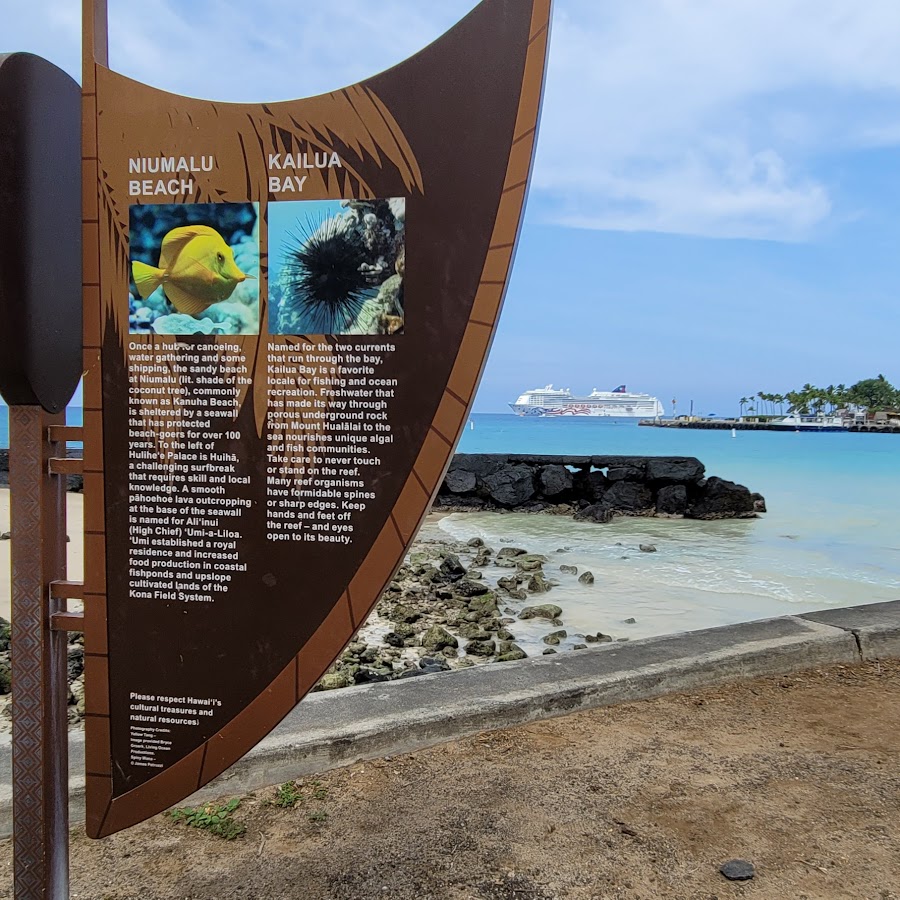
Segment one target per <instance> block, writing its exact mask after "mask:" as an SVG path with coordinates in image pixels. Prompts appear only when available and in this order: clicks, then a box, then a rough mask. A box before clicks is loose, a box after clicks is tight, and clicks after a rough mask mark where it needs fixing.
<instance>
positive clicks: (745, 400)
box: [741, 397, 750, 419]
mask: <svg viewBox="0 0 900 900" xmlns="http://www.w3.org/2000/svg"><path fill="white" fill-rule="evenodd" d="M749 402H750V398H749V397H741V418H742V419H743V418H744V407H745V406H746V405H747V404H748V403H749Z"/></svg>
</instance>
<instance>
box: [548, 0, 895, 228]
mask: <svg viewBox="0 0 900 900" xmlns="http://www.w3.org/2000/svg"><path fill="white" fill-rule="evenodd" d="M898 92H900V4H897V3H894V2H891V0H867V2H866V3H862V4H861V3H858V2H857V0H815V2H813V0H728V2H722V0H630V2H629V3H614V2H612V0H603V2H596V0H568V2H566V0H563V2H561V3H560V4H559V6H558V16H557V21H556V22H555V27H554V34H553V45H552V52H551V66H550V71H549V76H548V83H547V97H546V100H545V104H544V120H543V125H542V131H541V146H540V151H539V155H538V164H537V170H536V177H535V183H536V186H537V188H538V189H539V190H538V192H537V197H538V198H539V203H538V207H537V208H538V212H539V215H540V216H541V217H542V218H544V219H545V220H547V221H550V222H555V223H559V224H565V225H570V226H576V227H584V228H600V229H617V230H628V231H635V230H652V231H664V232H674V233H681V234H694V235H707V236H713V237H748V238H765V239H775V240H800V239H804V238H805V237H808V236H809V235H810V234H811V233H813V231H814V229H815V228H816V226H817V225H818V224H820V223H821V222H823V221H824V220H825V219H826V218H827V217H828V216H829V214H830V212H831V210H832V206H833V201H832V199H831V198H830V192H829V189H828V185H827V184H826V183H825V181H824V180H823V178H822V176H818V177H817V175H816V171H815V163H816V156H817V155H818V154H821V153H829V152H834V151H840V150H844V149H847V148H852V147H859V146H862V145H865V144H867V143H873V142H875V141H876V140H880V141H881V142H882V143H884V142H887V141H890V142H891V143H896V138H898V137H900V130H898V128H897V125H896V116H895V115H894V109H895V108H896V105H897V100H898V96H897V95H898Z"/></svg>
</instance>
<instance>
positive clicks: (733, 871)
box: [719, 859, 756, 881]
mask: <svg viewBox="0 0 900 900" xmlns="http://www.w3.org/2000/svg"><path fill="white" fill-rule="evenodd" d="M719 871H720V872H721V873H722V874H723V875H724V876H725V877H726V878H727V879H728V880H729V881H749V880H750V879H751V878H753V876H754V875H756V869H755V868H754V867H753V863H751V862H747V860H745V859H730V860H728V862H726V863H722V865H721V866H719Z"/></svg>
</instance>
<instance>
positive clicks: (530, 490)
mask: <svg viewBox="0 0 900 900" xmlns="http://www.w3.org/2000/svg"><path fill="white" fill-rule="evenodd" d="M484 487H485V490H486V491H487V492H488V496H490V498H491V500H493V501H494V502H495V503H498V504H499V505H500V506H507V507H509V508H510V509H513V508H515V507H517V506H522V505H523V504H525V503H527V502H528V501H529V500H531V498H532V497H534V476H533V475H532V471H531V469H530V468H528V466H504V467H503V468H502V469H500V471H499V472H495V473H494V474H493V475H487V476H486V477H485V478H484Z"/></svg>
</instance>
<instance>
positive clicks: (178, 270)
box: [131, 225, 254, 316]
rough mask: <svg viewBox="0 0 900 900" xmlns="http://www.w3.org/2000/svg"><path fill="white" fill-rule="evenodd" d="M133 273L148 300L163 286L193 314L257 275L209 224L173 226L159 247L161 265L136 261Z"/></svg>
mask: <svg viewBox="0 0 900 900" xmlns="http://www.w3.org/2000/svg"><path fill="white" fill-rule="evenodd" d="M131 273H132V275H133V276H134V283H135V284H136V285H137V289H138V292H139V293H140V295H141V297H142V298H143V299H144V300H146V299H147V298H148V297H149V296H150V295H151V294H152V293H153V292H154V291H155V290H156V289H157V288H158V287H159V286H160V285H162V286H163V290H164V291H165V294H166V297H168V298H169V300H170V302H171V303H172V306H174V307H175V309H176V310H177V311H178V312H180V313H185V314H187V315H189V316H198V315H200V313H202V312H204V311H205V310H206V309H207V307H210V306H212V305H213V303H219V302H220V301H222V300H227V299H228V298H229V297H230V296H231V295H232V294H233V293H234V289H235V288H236V287H237V286H238V285H239V284H240V283H241V282H242V281H246V280H247V279H248V278H253V277H254V276H253V275H245V274H244V273H243V272H242V271H241V270H240V269H239V268H238V267H237V263H235V261H234V251H233V250H232V249H231V247H229V246H228V244H226V243H225V240H224V238H223V237H222V235H221V234H219V232H218V231H216V230H215V228H210V227H209V226H208V225H185V226H183V227H182V228H173V229H172V230H171V231H170V232H169V233H168V234H167V235H166V236H165V237H164V238H163V241H162V246H161V247H160V249H159V267H158V268H157V267H155V266H148V265H147V264H146V263H142V262H133V263H132V264H131Z"/></svg>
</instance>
